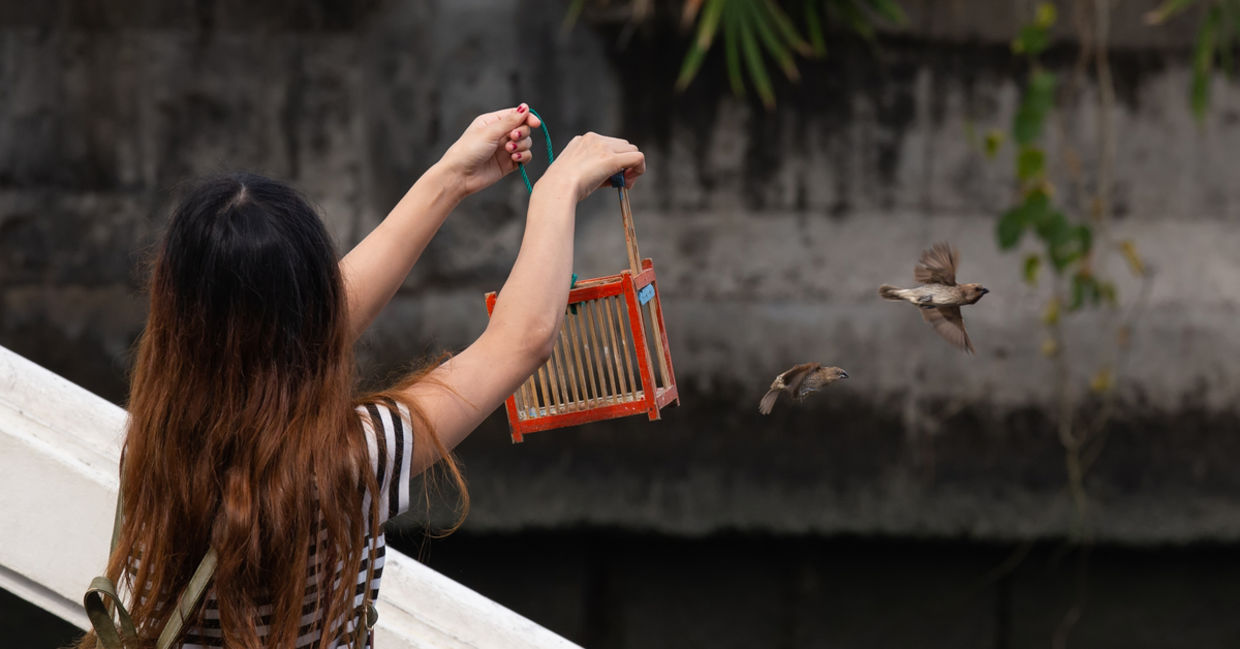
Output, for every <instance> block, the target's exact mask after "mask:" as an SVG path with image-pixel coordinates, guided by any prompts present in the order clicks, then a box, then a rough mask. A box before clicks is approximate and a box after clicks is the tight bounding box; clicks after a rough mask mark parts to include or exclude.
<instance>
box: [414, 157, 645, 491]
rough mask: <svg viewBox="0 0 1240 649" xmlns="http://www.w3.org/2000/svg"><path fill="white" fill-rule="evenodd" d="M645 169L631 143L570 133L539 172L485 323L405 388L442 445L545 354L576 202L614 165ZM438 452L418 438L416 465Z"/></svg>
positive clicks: (561, 296)
mask: <svg viewBox="0 0 1240 649" xmlns="http://www.w3.org/2000/svg"><path fill="white" fill-rule="evenodd" d="M645 168H646V167H645V158H644V156H643V155H642V153H641V152H640V151H638V149H637V147H636V146H634V145H632V144H630V143H628V142H627V141H625V140H621V139H617V138H612V137H605V136H602V135H596V134H593V133H589V134H586V135H583V136H577V137H576V138H573V141H572V142H570V143H569V145H568V146H567V147H566V148H565V149H564V151H563V152H562V153H561V154H560V156H559V157H557V158H556V160H555V163H554V164H552V165H551V166H550V167H549V168H548V169H547V172H546V173H545V174H543V177H542V178H541V179H540V180H539V181H538V184H537V185H536V186H535V187H534V193H533V195H532V196H531V197H530V206H529V213H528V216H527V219H526V224H525V236H524V237H523V239H522V241H521V249H520V251H519V252H518V253H517V260H516V262H515V263H513V266H512V271H511V272H510V273H509V275H508V279H507V281H505V282H504V285H503V287H502V288H501V289H500V292H499V296H498V297H497V299H496V301H495V308H494V310H493V312H492V314H491V320H490V322H489V323H488V324H487V328H486V330H485V331H484V332H483V333H482V335H481V336H479V337H478V340H476V341H474V343H473V344H471V345H470V346H469V347H467V348H466V349H465V350H464V351H462V352H461V353H460V354H457V355H456V356H454V357H453V358H451V359H449V360H448V361H447V362H445V363H444V364H443V365H440V366H439V367H438V368H436V369H435V370H433V371H432V372H431V373H430V374H429V375H428V377H427V380H423V381H421V382H419V383H416V384H414V385H413V386H412V387H410V388H409V389H408V390H407V391H406V394H404V395H403V396H404V397H406V398H408V399H410V400H412V401H415V402H416V403H417V405H418V406H419V407H420V408H421V409H422V412H423V413H425V415H426V416H427V419H428V420H429V421H430V424H431V425H432V426H433V427H434V429H435V432H436V433H437V434H438V435H439V438H440V440H441V441H442V442H443V444H444V446H445V447H447V448H448V449H451V448H453V447H455V446H456V445H457V444H458V443H459V442H460V441H461V440H462V439H464V438H465V436H466V435H468V434H469V433H470V432H472V431H473V430H474V428H476V427H477V426H478V424H480V423H481V422H482V420H483V419H484V418H485V417H486V416H487V415H488V414H490V413H491V411H493V410H495V408H496V407H497V406H499V404H501V403H503V401H504V399H506V398H507V397H508V395H510V394H512V392H513V390H515V389H516V388H517V386H519V385H520V384H521V382H522V381H524V380H525V379H526V378H527V377H529V375H530V374H532V373H533V372H534V370H536V369H537V368H538V366H539V365H541V364H542V363H543V362H545V361H546V359H547V357H548V356H549V355H550V354H551V349H552V345H553V344H554V341H555V339H556V336H557V335H558V334H559V331H560V325H561V323H562V321H563V318H564V309H565V305H566V304H567V303H568V291H569V278H570V277H571V276H572V264H573V230H574V227H573V226H574V219H575V218H576V211H577V203H578V202H579V201H580V200H581V199H583V198H585V197H586V196H587V195H589V194H590V193H591V192H592V191H594V189H596V188H598V187H599V186H601V185H602V184H603V183H604V182H605V181H606V180H607V179H608V178H609V177H610V176H612V175H613V174H615V173H616V172H617V171H620V170H622V169H623V170H624V172H625V184H626V185H630V186H631V185H632V183H633V181H634V180H635V179H636V178H637V177H638V176H640V175H641V174H642V173H644V172H645ZM437 459H438V457H436V456H435V449H434V448H431V447H430V445H428V444H422V445H420V446H419V447H418V448H417V449H415V457H414V468H415V469H420V468H425V467H427V466H429V465H430V464H432V463H433V462H434V461H435V460H437Z"/></svg>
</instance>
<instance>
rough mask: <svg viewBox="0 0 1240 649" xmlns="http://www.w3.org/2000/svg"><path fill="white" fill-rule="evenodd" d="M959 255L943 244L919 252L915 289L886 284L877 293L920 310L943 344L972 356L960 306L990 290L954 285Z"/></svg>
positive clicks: (979, 286) (977, 285) (974, 301)
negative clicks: (911, 304) (910, 304)
mask: <svg viewBox="0 0 1240 649" xmlns="http://www.w3.org/2000/svg"><path fill="white" fill-rule="evenodd" d="M959 264H960V253H959V252H957V251H956V248H955V247H953V246H951V245H949V244H947V243H936V244H934V247H932V248H930V249H929V250H925V251H923V252H922V253H921V260H920V261H918V262H917V267H916V268H914V269H913V281H915V282H917V283H918V284H921V286H918V287H916V288H896V287H894V286H890V285H888V284H883V285H882V286H880V287H878V294H879V295H881V296H883V297H884V298H886V299H888V300H905V301H908V302H912V303H913V304H916V305H917V306H919V307H921V317H922V318H925V320H926V322H929V323H930V325H931V326H932V327H934V330H935V331H937V332H938V333H939V335H940V336H942V337H943V339H944V340H946V341H947V342H949V343H951V344H953V345H955V346H957V347H959V348H961V349H963V350H965V351H966V352H969V353H970V354H972V353H973V343H972V342H970V341H969V333H968V332H967V331H965V329H964V317H963V316H962V315H960V307H961V306H963V305H965V304H975V303H976V302H977V301H978V300H980V299H982V296H983V295H985V294H987V293H989V292H990V291H989V290H988V289H986V288H985V287H983V286H982V285H981V284H956V266H957V265H959Z"/></svg>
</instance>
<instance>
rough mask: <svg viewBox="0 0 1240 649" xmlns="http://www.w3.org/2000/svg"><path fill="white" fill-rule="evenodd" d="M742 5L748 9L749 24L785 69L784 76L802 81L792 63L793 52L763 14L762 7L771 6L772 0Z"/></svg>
mask: <svg viewBox="0 0 1240 649" xmlns="http://www.w3.org/2000/svg"><path fill="white" fill-rule="evenodd" d="M741 4H742V5H743V6H745V7H746V8H748V11H749V18H748V19H747V20H748V21H749V24H750V25H753V27H754V31H756V32H758V39H759V40H760V41H761V42H762V44H763V45H765V46H766V49H767V51H768V52H770V53H771V56H773V57H774V58H775V61H776V62H778V63H779V67H781V68H782V69H783V71H784V75H785V76H787V77H788V79H790V80H792V81H796V80H798V79H800V78H801V75H800V74H799V73H797V66H796V64H795V63H793V61H792V50H790V49H789V48H788V45H786V44H785V43H784V42H783V41H781V40H779V37H778V36H776V35H775V30H774V29H772V28H771V23H770V20H769V19H768V17H767V16H764V15H763V14H762V12H761V8H760V5H770V4H771V3H770V0H762V1H761V2H743V3H741ZM798 38H799V37H798Z"/></svg>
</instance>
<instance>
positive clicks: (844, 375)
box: [840, 370, 848, 379]
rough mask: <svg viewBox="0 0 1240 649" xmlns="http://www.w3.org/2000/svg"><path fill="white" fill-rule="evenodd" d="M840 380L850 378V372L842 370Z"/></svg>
mask: <svg viewBox="0 0 1240 649" xmlns="http://www.w3.org/2000/svg"><path fill="white" fill-rule="evenodd" d="M840 378H841V379H846V378H848V372H845V371H844V370H840Z"/></svg>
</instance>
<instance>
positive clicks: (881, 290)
mask: <svg viewBox="0 0 1240 649" xmlns="http://www.w3.org/2000/svg"><path fill="white" fill-rule="evenodd" d="M878 294H879V295H880V296H882V297H883V299H885V300H903V299H904V298H903V297H901V296H900V289H898V288H896V287H894V286H892V285H890V284H883V285H882V286H880V287H878Z"/></svg>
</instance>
